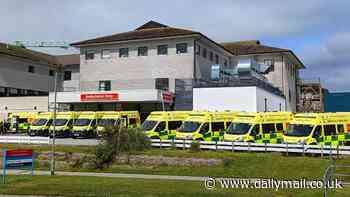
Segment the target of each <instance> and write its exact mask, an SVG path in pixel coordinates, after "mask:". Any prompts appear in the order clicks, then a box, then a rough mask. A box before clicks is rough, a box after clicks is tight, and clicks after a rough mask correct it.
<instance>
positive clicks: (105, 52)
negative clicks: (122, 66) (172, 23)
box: [85, 43, 188, 60]
mask: <svg viewBox="0 0 350 197" xmlns="http://www.w3.org/2000/svg"><path fill="white" fill-rule="evenodd" d="M187 48H188V46H187V43H178V44H176V54H182V53H187V52H188V49H187ZM118 50H119V57H120V58H125V57H129V48H119V49H118ZM111 51H112V49H102V52H101V58H102V59H108V58H111ZM157 54H158V55H168V45H167V44H163V45H158V46H157ZM137 56H148V47H147V46H141V47H138V48H137ZM94 58H95V51H94V50H87V51H86V53H85V59H86V60H92V59H94Z"/></svg>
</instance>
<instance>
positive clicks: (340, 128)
mask: <svg viewBox="0 0 350 197" xmlns="http://www.w3.org/2000/svg"><path fill="white" fill-rule="evenodd" d="M337 127H338V134H343V133H344V125H342V124H339V125H338V126H337Z"/></svg>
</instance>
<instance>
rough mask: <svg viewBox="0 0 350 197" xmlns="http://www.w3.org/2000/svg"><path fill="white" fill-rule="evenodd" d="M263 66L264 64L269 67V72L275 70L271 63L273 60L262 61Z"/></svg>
mask: <svg viewBox="0 0 350 197" xmlns="http://www.w3.org/2000/svg"><path fill="white" fill-rule="evenodd" d="M264 64H265V66H269V67H270V71H274V70H275V65H274V63H273V59H265V60H264Z"/></svg>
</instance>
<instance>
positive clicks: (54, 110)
mask: <svg viewBox="0 0 350 197" xmlns="http://www.w3.org/2000/svg"><path fill="white" fill-rule="evenodd" d="M56 105H57V70H56V72H55V82H54V108H53V121H52V123H53V130H52V143H51V169H50V172H51V176H53V175H55V140H56V111H57V108H56Z"/></svg>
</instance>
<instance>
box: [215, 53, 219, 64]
mask: <svg viewBox="0 0 350 197" xmlns="http://www.w3.org/2000/svg"><path fill="white" fill-rule="evenodd" d="M215 64H219V56H218V55H217V54H215Z"/></svg>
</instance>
